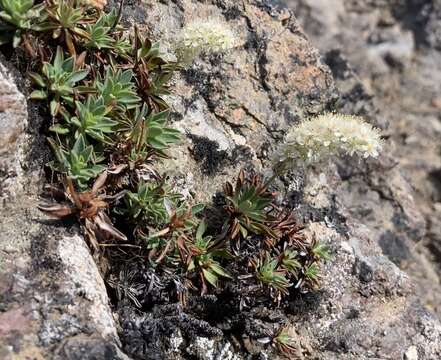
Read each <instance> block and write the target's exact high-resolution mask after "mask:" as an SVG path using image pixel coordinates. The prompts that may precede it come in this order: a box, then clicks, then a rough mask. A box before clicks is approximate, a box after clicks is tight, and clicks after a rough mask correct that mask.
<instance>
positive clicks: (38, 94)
mask: <svg viewBox="0 0 441 360" xmlns="http://www.w3.org/2000/svg"><path fill="white" fill-rule="evenodd" d="M29 97H30V98H31V99H33V100H43V99H46V98H47V93H46V91H44V90H34V91H32V92H31V95H29Z"/></svg>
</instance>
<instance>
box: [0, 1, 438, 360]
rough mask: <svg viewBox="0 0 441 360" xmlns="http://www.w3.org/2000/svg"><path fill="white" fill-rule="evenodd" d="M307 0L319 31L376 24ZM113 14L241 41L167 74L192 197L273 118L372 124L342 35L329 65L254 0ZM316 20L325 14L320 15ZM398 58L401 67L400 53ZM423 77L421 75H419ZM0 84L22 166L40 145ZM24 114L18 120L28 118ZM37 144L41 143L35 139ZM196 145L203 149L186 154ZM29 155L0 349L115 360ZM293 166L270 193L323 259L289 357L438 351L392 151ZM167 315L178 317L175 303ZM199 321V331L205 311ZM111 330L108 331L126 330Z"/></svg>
mask: <svg viewBox="0 0 441 360" xmlns="http://www.w3.org/2000/svg"><path fill="white" fill-rule="evenodd" d="M298 3H299V4H300V2H298ZM350 3H351V5H352V6H353V7H350V9H356V10H357V11H361V10H363V9H370V8H369V6H367V5H366V2H356V1H353V2H350ZM314 4H319V3H314V2H311V1H309V2H305V3H304V5H305V6H304V8H303V9H308V6H309V7H311V6H312V5H314ZM320 4H323V6H326V9H327V10H326V11H322V12H321V13H320V12H319V10H320V9H321V8H320V7H317V6H316V5H315V7H313V8H314V9H316V10H313V11H317V12H316V13H314V12H313V13H312V17H315V20H314V21H315V24H316V26H318V25H317V24H319V25H320V26H327V24H334V25H332V26H333V28H332V31H330V32H329V33H328V32H327V31H321V33H322V34H327V36H328V39H334V40H333V41H337V40H335V39H337V37H338V36H340V34H341V31H340V30H339V29H338V28H337V27H338V25H339V24H340V21H341V18H340V16H339V15H341V14H343V15H344V16H346V15H348V19H349V20H347V21H348V22H349V23H350V24H351V26H354V28H358V26H355V25H354V24H356V23H357V21H358V22H359V26H360V27H363V26H365V25H369V26H370V25H372V24H373V23H377V22H376V20H378V19H377V17H371V16H368V17H367V18H363V19H361V20H359V18H357V17H356V15H355V14H354V12H351V11H348V7H347V5H348V4H349V3H347V2H346V1H341V2H337V3H336V4H337V5H338V6H335V11H336V13H329V11H334V9H333V7H332V6H329V3H328V2H324V1H323V2H320ZM111 5H112V4H111ZM124 11H125V20H126V21H128V22H130V21H131V22H137V24H138V25H139V28H140V29H141V30H142V31H146V32H147V31H148V32H149V33H152V34H153V36H154V37H156V38H158V39H159V38H162V39H164V38H165V39H173V37H174V36H175V35H176V33H177V32H178V31H179V29H180V27H181V25H182V24H183V23H185V22H186V21H188V20H189V19H192V18H196V17H206V16H209V15H210V16H218V17H221V18H225V19H227V20H228V22H229V24H230V26H231V27H232V28H233V30H234V31H235V32H236V34H237V37H238V41H239V43H240V46H239V47H238V48H237V49H236V50H235V51H234V52H233V53H232V54H230V55H229V56H226V57H223V58H215V57H214V58H201V59H199V60H198V61H197V62H196V63H195V64H194V65H193V66H192V67H191V69H189V70H187V71H185V72H183V73H182V74H181V76H178V77H177V78H176V79H175V84H174V95H173V96H172V97H171V99H170V101H171V103H172V104H173V109H174V110H175V111H176V112H178V113H180V114H182V116H181V117H177V118H176V119H175V121H174V122H173V125H174V126H175V127H176V128H178V129H180V130H182V131H183V132H184V131H185V132H186V133H188V134H189V136H188V137H187V138H186V139H185V141H184V142H183V143H182V145H180V146H178V147H176V148H174V149H173V151H172V153H171V155H172V158H171V159H170V160H169V161H167V162H164V164H163V169H164V170H166V171H168V173H169V175H170V177H171V179H172V181H173V182H174V185H175V187H176V188H177V189H179V190H181V191H182V192H184V193H185V194H187V195H189V194H196V200H200V201H210V200H211V199H212V196H213V194H215V192H216V191H218V190H219V189H220V188H221V185H222V184H223V183H224V182H225V180H231V178H233V177H235V176H236V174H237V172H238V169H239V168H240V167H241V166H245V167H251V166H253V167H254V168H256V169H257V170H262V169H265V168H267V167H268V166H269V160H268V155H270V154H271V152H272V151H274V149H276V148H277V145H278V143H279V142H280V141H281V139H282V138H283V134H284V132H285V131H286V129H287V128H289V126H292V124H294V123H296V122H297V121H299V120H302V119H305V118H307V117H308V116H310V115H314V114H317V113H320V112H322V111H324V110H327V109H330V108H333V107H334V106H335V107H336V109H338V110H340V111H345V112H351V113H358V114H363V115H365V116H366V117H367V118H368V119H369V120H370V121H372V122H373V123H375V124H378V125H379V126H382V127H384V128H385V127H386V124H387V121H385V119H384V117H383V115H379V114H378V111H379V110H378V108H377V107H376V104H375V102H376V101H374V100H373V99H372V96H371V95H372V93H371V92H370V91H369V86H367V85H366V84H365V85H363V84H362V82H361V81H360V77H358V76H357V75H355V73H354V71H353V69H352V66H351V65H350V64H349V63H348V62H347V61H346V60H345V58H348V59H349V60H350V61H354V63H355V64H356V65H359V66H357V67H360V68H361V69H364V70H365V71H367V68H363V66H362V65H363V64H362V63H363V62H362V61H361V60H362V59H363V57H364V55H365V54H364V53H358V52H357V51H358V50H359V49H361V48H363V44H364V43H355V44H358V45H357V46H355V45H354V47H353V48H352V50H353V52H354V53H353V54H348V55H347V56H344V54H343V53H341V54H340V55H341V56H340V55H338V54H339V53H338V52H336V53H335V52H334V53H333V54H335V56H328V57H327V59H326V58H324V59H326V60H327V61H328V63H329V64H330V66H333V68H332V69H330V68H329V67H328V66H327V65H325V64H324V62H323V61H322V59H321V57H320V54H319V52H318V51H317V50H316V49H315V48H314V47H313V46H312V45H311V43H310V41H309V40H308V38H307V37H306V35H305V33H304V32H303V30H302V29H301V27H300V24H299V23H298V21H297V20H296V19H295V17H294V16H293V15H292V14H290V13H289V12H287V11H285V10H281V11H279V10H277V9H276V8H274V7H272V6H271V5H269V4H267V3H265V2H262V1H254V0H250V1H245V2H242V3H238V2H236V1H230V0H225V1H224V0H222V1H217V0H213V1H208V2H203V3H197V4H196V3H194V2H192V1H190V0H180V1H163V2H157V1H144V2H142V5H139V4H137V5H133V4H132V5H130V4H127V5H126V7H125V10H124ZM354 11H355V10H354ZM366 11H367V10H366ZM146 14H148V16H147V15H146ZM305 14H307V13H305ZM305 16H307V15H305ZM322 16H324V17H325V20H323V21H324V22H323V24H324V25H323V24H322V23H320V21H322V20H321V19H323V17H322ZM383 17H384V19H383V21H384V22H385V23H388V22H390V21H392V20H391V18H390V17H389V16H386V15H383ZM392 19H393V17H392ZM372 26H373V25H372ZM398 28H399V29H400V31H401V30H402V27H398ZM324 29H326V28H324ZM400 34H401V35H402V36H401V35H400V36H398V38H395V40H394V39H392V40H387V41H388V42H389V45H390V44H392V45H393V44H398V45H399V48H397V47H394V46H395V45H393V46H389V49H387V52H388V53H390V54H392V55H393V56H395V57H396V58H400V59H401V55H402V54H405V55H406V56H407V55H409V51H413V45H412V44H411V46H408V44H407V43H406V44H404V43H405V42H406V40H403V39H407V38H408V34H407V33H405V32H400ZM392 35H393V36H395V35H396V33H395V32H392ZM393 36H392V37H393ZM356 37H357V35H356V34H355V35H349V40H348V44H354V42H351V41H355V40H354V39H355V38H356ZM316 39H319V37H318V36H317V38H316ZM340 41H342V40H340ZM364 41H367V39H364ZM343 42H344V41H343ZM317 44H319V45H320V43H319V41H317ZM331 45H332V44H330V46H331ZM323 49H324V51H328V50H332V49H331V48H330V47H328V48H325V47H323ZM380 53H381V51H380ZM342 54H343V55H342ZM382 54H384V53H382ZM328 55H329V53H328ZM337 55H338V56H337ZM381 56H382V57H383V55H381ZM331 60H335V61H334V63H331ZM357 61H358V62H357ZM427 61H428V62H427V63H430V61H429V60H427ZM360 64H361V65H360ZM389 65H390V64H387V66H388V67H390V66H389ZM401 66H408V61H407V60H406V61H403V62H402V64H401ZM392 67H393V66H392ZM361 74H362V75H363V74H366V73H363V72H361ZM424 76H426V77H430V76H429V74H427V73H426V74H425V75H424ZM8 79H9V78H8ZM362 79H363V77H362ZM413 80H415V79H414V78H411V79H408V81H410V82H411V81H413ZM435 82H436V81H435V80H433V82H431V84H435ZM6 83H7V84H8V86H9V88H10V89H12V90H11V91H12V92H13V93H14V94H17V97H16V98H17V99H21V100H20V102H19V105H16V106H18V108H19V109H21V110H20V111H18V112H5V113H3V115H5V114H6V115H5V118H6V117H7V119H6V120H5V124H9V125H8V127H7V128H8V129H9V130H8V131H7V134H11V136H9V137H8V139H12V140H11V141H9V140H8V141H6V142H7V144H6V145H4V146H3V148H5V149H6V148H7V150H5V152H4V153H2V154H1V156H2V159H10V158H11V157H15V158H21V159H23V161H22V163H23V162H24V161H26V160H25V159H28V158H27V157H20V156H21V155H19V154H20V152H22V151H34V154H35V156H36V157H39V154H43V152H44V150H43V149H42V148H38V149H36V148H32V146H33V145H32V144H30V143H27V144H21V143H20V142H16V141H15V140H14V139H15V138H17V137H15V136H13V135H12V134H14V133H17V134H18V135H17V136H18V138H19V137H20V136H21V135H20V134H22V135H23V133H22V131H23V127H24V124H25V121H26V120H25V116H24V115H23V114H25V113H23V111H22V110H24V111H25V107H24V99H23V97H22V96H21V95H20V94H19V93H18V91H17V90H16V88H15V87H14V84H13V83H12V80H10V79H9V80H7V81H6ZM418 84H420V83H419V82H418ZM434 86H435V85H434ZM14 91H15V92H14ZM14 98H15V97H14ZM14 106H15V105H14ZM381 109H382V110H384V107H382V108H381ZM16 114H18V115H17V118H15V116H16ZM3 115H1V116H3ZM387 115H390V112H387ZM20 116H22V117H24V119H23V118H20ZM415 116H416V115H415ZM430 116H433V114H432V115H427V117H428V118H429V117H430ZM34 117H35V116H34ZM29 119H32V117H29V118H28V120H29ZM409 119H410V118H409ZM40 120H41V119H40ZM16 121H18V123H21V124H22V125H19V127H18V128H17V129H15V127H14V126H13V124H15V122H16ZM409 121H410V120H409ZM29 122H30V124H29V127H32V126H34V127H35V124H33V123H31V121H29ZM5 128H6V127H5ZM35 136H36V137H37V138H38V137H39V136H40V137H41V135H35ZM36 140H37V143H38V141H40V143H39V144H40V145H41V142H42V141H41V139H40V140H38V139H36ZM10 144H12V145H11V146H10ZM392 144H393V143H392ZM391 147H393V145H391ZM202 148H203V149H205V150H204V151H199V150H200V149H202ZM207 149H208V150H207ZM387 152H389V151H387ZM4 154H5V155H4ZM195 154H196V156H195ZM207 154H208V155H207ZM40 159H41V160H40V172H33V170H32V171H29V170H26V168H24V169H22V168H20V167H17V166H19V165H28V164H19V165H17V163H16V165H14V168H15V170H14V171H15V172H16V173H17V174H20V172H21V174H22V175H20V176H21V177H22V178H23V179H25V180H26V179H27V178H28V177H31V176H33V177H35V181H34V185H33V186H34V187H33V188H31V191H22V192H16V193H15V197H14V198H13V199H11V200H8V202H5V207H4V208H3V209H1V210H0V224H1V225H0V246H1V248H0V250H1V253H0V254H1V255H0V256H1V260H2V264H1V266H2V272H1V275H0V290H1V298H0V300H1V309H2V312H1V313H0V335H1V336H0V339H1V340H0V357H2V358H5V359H13V358H26V357H28V358H29V357H32V358H37V359H38V358H42V359H50V358H55V359H80V358H81V359H105V358H110V359H127V358H128V357H127V356H126V355H124V354H123V353H122V352H121V351H120V350H119V345H120V340H119V339H118V334H117V326H116V324H115V321H114V318H113V314H112V312H111V309H110V306H109V299H108V297H107V294H106V290H105V286H104V284H103V281H102V279H101V277H100V275H99V272H98V270H97V268H96V265H95V264H94V262H93V259H92V257H91V256H90V254H89V252H88V249H87V245H86V244H85V243H84V241H82V239H81V237H79V236H78V229H77V228H76V227H75V226H74V227H71V228H68V227H67V228H66V226H65V225H63V226H62V224H57V225H58V226H55V225H54V224H53V223H48V222H47V219H45V218H44V217H43V216H42V215H41V214H40V213H39V212H38V211H37V210H36V203H37V201H38V199H37V196H36V194H37V191H36V190H35V189H36V188H37V187H36V185H35V184H36V183H38V181H41V179H42V174H41V167H42V162H43V155H42V156H41V158H40ZM7 162H8V161H6V162H5V163H7ZM5 166H6V165H5ZM8 166H9V165H8ZM27 168H32V169H34V168H33V167H29V166H28V167H27ZM14 176H15V175H14ZM307 178H308V179H309V180H308V182H307V183H306V188H305V186H304V184H301V182H299V183H295V184H294V181H292V182H293V184H288V185H287V186H283V184H280V191H281V192H284V193H286V195H288V198H294V197H296V196H297V197H298V198H299V199H302V201H301V202H300V203H299V204H297V202H296V204H297V205H298V207H297V208H296V209H297V212H298V215H299V217H300V218H302V219H303V220H304V221H305V222H306V223H307V225H308V226H307V229H305V233H306V235H307V236H308V237H310V238H311V239H312V238H313V237H318V238H320V239H322V240H323V241H324V242H325V243H327V244H328V245H329V247H330V248H331V250H332V255H333V259H332V261H330V262H328V263H327V264H325V266H324V268H323V278H322V279H321V284H322V289H321V291H320V292H317V293H315V294H309V295H305V297H302V298H300V299H299V300H298V302H296V303H293V304H292V308H291V309H290V310H291V311H290V313H289V314H285V315H284V316H285V317H286V319H287V321H289V323H290V324H291V325H292V327H293V328H295V331H293V336H294V337H295V341H296V344H298V347H299V349H298V350H299V355H300V356H302V357H303V358H308V357H309V358H314V359H327V360H329V359H359V360H363V359H402V358H403V357H404V356H412V354H413V353H414V350H412V351H411V352H409V349H411V348H416V350H417V353H418V358H419V359H433V360H435V359H439V358H440V356H441V325H440V323H439V321H438V320H437V319H436V318H435V317H434V316H433V315H432V314H430V313H429V312H428V311H426V310H425V308H424V307H423V306H422V305H421V304H420V302H419V301H418V300H419V296H418V294H416V293H415V291H414V289H415V284H414V282H413V281H412V279H411V278H409V276H407V275H406V273H405V272H403V271H402V270H400V268H399V267H398V266H397V265H399V266H403V267H404V265H403V263H405V262H406V261H410V260H412V259H413V258H412V255H413V249H414V247H415V244H416V243H418V241H420V240H421V239H422V238H423V237H424V236H425V233H426V231H425V230H426V229H425V218H424V217H423V216H422V214H421V211H420V208H419V207H418V206H417V205H416V204H415V200H414V198H413V197H412V196H411V192H412V188H411V187H410V186H409V184H408V182H407V181H406V180H405V178H403V176H402V174H401V171H400V169H397V168H396V161H395V159H394V158H393V157H392V156H388V155H387V154H386V155H385V156H383V157H382V158H381V159H380V160H379V161H375V162H371V163H368V164H367V165H366V166H360V164H358V163H355V162H353V161H351V160H350V159H345V160H344V161H339V162H336V163H334V164H330V166H329V167H323V168H317V169H311V170H310V171H309V173H308V176H307ZM37 179H38V180H37ZM290 179H297V177H289V176H287V177H286V179H284V180H285V182H286V183H289V182H290V181H291V180H290ZM429 232H430V231H429ZM391 239H392V240H391ZM392 245H393V246H392ZM391 260H393V261H391ZM176 308H177V307H176ZM176 312H177V313H178V314H181V315H182V309H177V310H176ZM124 316H126V317H125V318H124ZM149 319H151V321H152V322H153V321H154V320H156V321H158V319H154V318H153V315H152V314H150V313H148V314H142V315H139V311H138V310H136V309H131V311H128V312H127V313H126V315H124V314H122V316H121V318H120V319H119V320H120V323H119V325H120V326H121V327H124V326H132V327H134V328H135V327H136V326H141V325H142V324H143V322H144V323H145V321H148V320H149ZM189 320H190V319H189V318H188V317H184V316H181V322H182V324H187V323H188V327H189V328H190V327H191V326H192V325H193V324H190V321H189ZM159 321H161V319H159ZM167 321H168V323H169V322H170V321H171V320H170V319H168V320H167ZM164 323H165V322H164ZM140 324H141V325H140ZM197 326H200V327H204V328H207V329H208V330H207V332H209V331H211V329H210V324H208V323H206V322H202V321H201V322H199V323H197ZM120 330H121V331H120V332H119V334H121V333H123V332H124V330H127V329H125V328H123V329H120ZM132 330H133V329H132ZM135 330H136V329H135ZM135 330H134V331H133V334H136V331H135ZM144 330H146V329H144ZM147 330H148V329H147ZM147 330H146V331H147ZM123 340H124V343H123V345H124V349H125V350H126V351H129V350H130V349H131V348H134V347H138V346H139V347H140V348H141V350H142V345H143V342H142V341H144V340H145V339H143V334H142V333H140V334H138V337H135V336H133V337H127V338H124V339H123ZM148 340H151V341H152V342H155V346H156V347H157V348H159V349H162V350H163V351H164V354H166V355H165V356H162V357H161V356H160V355H158V358H169V359H185V358H188V357H189V356H192V357H193V358H198V359H217V358H226V359H241V358H247V355H245V354H244V352H243V351H240V350H238V349H239V348H240V346H237V348H234V349H233V347H232V346H230V347H229V346H228V344H229V342H227V340H226V339H223V338H222V336H219V332H216V331H213V332H212V334H209V335H207V336H206V337H199V338H198V340H197V341H196V340H195V341H194V342H193V343H186V342H185V341H186V339H184V340H185V341H184V340H183V336H182V334H178V333H173V334H172V337H171V338H167V339H148ZM242 340H243V343H244V344H245V345H244V346H245V347H246V348H247V349H250V350H252V351H253V353H255V354H256V356H260V358H262V359H263V358H270V359H277V355H274V351H273V349H272V348H270V347H267V348H263V347H262V346H261V345H260V344H259V343H258V342H256V341H253V340H252V339H241V341H242ZM138 341H139V343H138ZM164 346H166V347H167V348H163V347H164ZM151 355H152V356H156V353H155V354H151Z"/></svg>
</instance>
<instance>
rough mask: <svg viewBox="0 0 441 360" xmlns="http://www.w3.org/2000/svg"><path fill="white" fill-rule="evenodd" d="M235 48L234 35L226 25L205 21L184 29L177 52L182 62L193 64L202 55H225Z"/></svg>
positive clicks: (212, 20) (177, 45) (199, 21)
mask: <svg viewBox="0 0 441 360" xmlns="http://www.w3.org/2000/svg"><path fill="white" fill-rule="evenodd" d="M234 46H235V36H234V33H233V31H232V30H231V29H230V28H228V26H227V25H226V24H225V23H223V22H221V21H219V20H215V19H205V20H196V21H193V22H192V23H190V24H188V25H187V26H185V27H184V28H183V29H182V33H181V35H180V36H179V37H178V40H177V42H176V46H175V51H176V55H177V57H178V59H179V60H180V61H182V62H184V63H191V62H192V61H193V60H194V59H195V58H196V57H198V56H199V55H201V54H214V53H223V52H226V51H228V50H230V49H232V48H234Z"/></svg>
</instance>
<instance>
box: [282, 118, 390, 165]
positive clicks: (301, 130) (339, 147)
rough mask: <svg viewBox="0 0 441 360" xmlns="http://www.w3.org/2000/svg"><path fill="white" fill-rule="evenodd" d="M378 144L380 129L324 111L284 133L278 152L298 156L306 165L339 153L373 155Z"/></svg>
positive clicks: (355, 119)
mask: <svg viewBox="0 0 441 360" xmlns="http://www.w3.org/2000/svg"><path fill="white" fill-rule="evenodd" d="M382 145H383V142H382V140H381V134H380V130H379V129H377V128H375V127H373V126H372V125H370V124H368V123H367V122H365V121H364V120H363V118H361V117H358V116H352V115H342V114H332V113H328V114H324V115H320V116H318V117H316V118H313V119H311V120H307V121H304V122H302V123H300V124H299V125H297V126H295V127H293V128H292V129H291V130H290V131H289V132H288V134H287V136H286V139H285V144H284V145H283V148H282V153H283V154H281V155H282V156H283V157H284V158H285V159H286V160H288V159H290V158H291V159H293V160H294V159H298V160H301V161H304V162H305V163H306V165H307V164H311V163H315V162H318V161H320V160H323V159H326V158H328V157H329V156H332V155H341V154H347V155H351V156H352V155H357V156H360V157H363V158H368V157H373V158H375V157H377V156H378V155H379V153H380V151H381V149H382ZM286 160H285V161H286Z"/></svg>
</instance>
